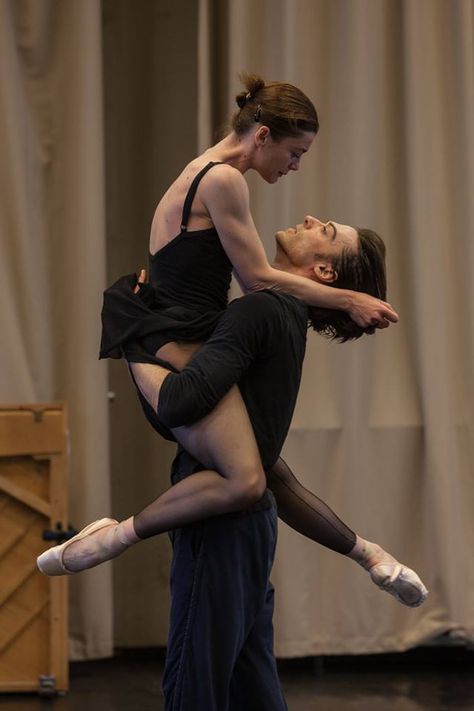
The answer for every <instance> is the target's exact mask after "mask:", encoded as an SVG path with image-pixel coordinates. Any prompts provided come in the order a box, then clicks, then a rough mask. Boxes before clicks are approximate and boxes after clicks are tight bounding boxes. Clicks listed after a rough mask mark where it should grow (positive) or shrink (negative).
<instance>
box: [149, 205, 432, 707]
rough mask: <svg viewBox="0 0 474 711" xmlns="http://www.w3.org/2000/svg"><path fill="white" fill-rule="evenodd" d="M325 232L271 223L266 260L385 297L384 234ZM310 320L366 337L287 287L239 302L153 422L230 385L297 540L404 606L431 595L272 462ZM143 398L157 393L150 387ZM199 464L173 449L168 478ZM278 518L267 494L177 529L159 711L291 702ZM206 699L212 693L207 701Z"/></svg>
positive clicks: (330, 227)
mask: <svg viewBox="0 0 474 711" xmlns="http://www.w3.org/2000/svg"><path fill="white" fill-rule="evenodd" d="M326 227H327V230H326V232H325V233H324V232H322V229H321V228H322V223H320V222H319V221H318V220H315V219H314V218H310V217H307V218H306V219H305V223H304V224H302V225H300V226H298V227H297V228H296V230H294V229H288V230H285V231H281V232H278V233H277V236H276V240H277V253H276V258H275V263H274V266H277V267H278V268H281V269H286V270H287V271H292V272H293V273H298V274H301V275H303V276H307V277H308V278H316V279H319V280H324V281H325V282H326V283H337V284H338V285H341V286H342V285H343V286H345V287H346V288H359V289H361V290H364V291H367V292H368V293H372V294H373V295H375V296H378V297H379V298H382V299H384V298H385V290H386V289H385V265H384V256H385V249H384V246H383V243H382V241H381V240H380V238H378V236H377V235H375V233H372V232H370V231H364V230H361V231H359V232H357V231H356V230H354V229H353V228H351V227H348V226H346V225H338V224H336V223H328V224H327V225H326ZM308 317H309V318H310V320H311V322H312V325H313V327H314V328H315V329H316V330H319V331H322V332H329V333H331V329H333V334H334V335H336V336H338V337H339V338H340V339H344V338H346V337H349V338H350V337H354V336H357V335H361V333H362V331H358V332H357V331H355V332H354V331H352V332H351V329H352V328H353V324H352V322H350V320H346V319H345V317H344V316H343V315H341V314H340V313H337V312H334V313H330V314H328V313H327V312H325V313H323V312H320V311H318V310H316V309H310V310H308V309H307V307H305V306H304V305H303V304H302V303H301V302H298V301H297V300H296V299H294V298H293V297H290V296H285V295H282V294H278V293H275V292H271V291H266V292H259V293H256V294H252V295H249V296H246V297H243V298H241V299H237V300H236V301H234V302H232V303H231V304H230V306H229V308H228V310H227V312H226V314H225V315H224V317H223V318H222V320H221V322H220V323H219V325H218V327H217V329H216V331H215V333H214V334H213V336H212V337H211V338H210V340H209V341H208V342H207V343H206V344H204V346H203V347H202V348H201V350H199V351H198V353H197V354H196V355H195V356H194V358H193V359H192V361H191V362H190V364H189V365H188V366H187V367H186V368H185V369H184V370H183V371H182V372H181V373H180V374H173V375H168V376H167V378H166V379H165V381H164V383H163V385H162V387H161V390H160V395H159V402H158V412H159V420H160V421H161V425H162V424H166V425H167V426H168V427H170V428H176V427H178V426H182V425H188V424H192V423H193V422H195V421H197V420H198V419H201V418H202V417H204V416H212V409H213V408H214V406H215V405H216V404H217V402H218V401H219V399H220V398H221V397H222V396H223V395H224V394H225V392H227V390H228V389H229V388H230V386H231V385H232V384H233V383H235V382H238V383H239V387H240V390H241V393H242V396H243V398H244V401H245V404H246V407H247V410H248V412H249V415H250V419H251V422H252V425H253V428H254V431H255V435H256V439H257V443H258V445H259V450H260V454H261V458H262V462H263V465H264V468H265V470H266V471H267V481H268V487H269V489H270V490H271V491H272V492H273V495H274V496H275V498H276V503H277V505H278V515H279V516H280V518H282V519H283V520H284V521H285V522H286V523H287V524H289V525H290V526H291V527H292V528H294V529H296V530H297V531H299V532H300V533H302V534H303V535H305V536H307V537H309V538H312V539H315V540H317V541H318V542H320V543H323V544H324V545H326V546H327V547H329V548H332V549H333V550H336V551H338V552H340V553H344V554H348V555H349V556H350V557H351V558H353V559H354V560H356V561H357V562H359V563H360V564H361V565H363V566H364V567H365V568H366V569H367V570H369V571H370V573H371V577H372V579H373V581H374V582H375V583H376V584H378V585H379V586H380V587H382V588H384V589H386V590H387V591H388V592H390V593H391V594H393V595H394V596H395V597H397V599H398V600H399V601H400V602H403V603H404V604H408V605H412V606H416V605H419V604H421V603H422V602H423V601H424V599H425V598H426V595H427V591H426V588H425V587H424V585H423V583H422V582H421V581H420V579H419V578H418V576H417V575H416V574H415V573H414V572H413V571H411V570H409V569H408V568H405V567H404V566H401V565H400V564H398V563H397V561H395V559H393V558H392V557H391V556H389V555H388V554H387V553H386V552H385V551H383V550H382V549H380V548H379V547H378V546H377V545H375V544H372V543H370V542H368V541H364V540H363V539H360V538H359V537H358V536H356V535H355V533H353V532H352V531H351V530H350V529H349V528H348V527H347V526H346V525H345V524H344V523H343V522H342V521H340V520H339V519H338V517H337V516H336V515H335V514H334V513H333V512H332V511H331V510H330V509H329V508H328V507H327V506H326V505H325V504H324V503H323V502H322V501H321V500H320V499H318V498H317V497H316V496H314V495H313V494H312V493H311V492H309V491H308V490H307V489H305V488H304V487H303V486H302V485H301V484H300V483H299V482H298V481H297V479H296V478H295V477H294V476H293V474H292V473H291V471H290V470H289V469H288V467H287V466H286V464H285V463H284V462H283V460H281V459H279V460H278V461H276V459H277V457H278V455H279V452H280V450H281V447H282V445H283V442H284V439H285V437H286V434H287V431H288V427H289V423H290V420H291V416H292V413H293V409H294V405H295V401H296V396H297V391H298V387H299V381H300V374H301V366H302V361H303V357H304V349H305V340H306V328H307V322H308ZM341 317H342V320H341ZM345 329H348V330H345ZM144 368H145V369H149V368H153V366H144ZM149 397H150V400H151V401H152V402H153V397H154V394H153V388H152V387H151V388H150V390H149ZM142 404H143V405H144V408H145V411H146V413H147V416H148V418H149V419H150V421H151V422H152V423H153V422H155V424H157V419H156V418H157V415H156V412H155V410H154V409H153V408H152V407H151V406H150V405H149V404H148V402H147V401H146V400H144V398H142ZM208 413H210V415H209V414H208ZM275 461H276V463H275ZM201 468H202V467H201V466H200V465H199V463H198V462H196V461H195V460H194V459H193V458H192V457H191V456H190V455H189V454H187V452H185V451H184V450H180V451H179V453H178V455H177V457H176V459H175V461H174V463H173V470H172V480H173V482H176V481H178V480H179V479H181V478H182V477H185V476H189V475H190V474H192V473H193V472H195V471H198V470H199V469H201ZM153 509H154V506H153V504H152V505H151V506H150V507H149V508H148V509H145V510H144V511H143V512H141V513H140V514H139V515H138V518H139V523H140V528H141V530H143V528H144V527H145V528H146V525H147V517H149V518H150V521H152V520H153V517H154V513H155V511H154V510H153ZM276 515H277V514H276V511H275V506H274V501H273V496H272V494H271V493H270V491H268V490H267V492H266V495H265V496H264V497H263V499H262V501H261V502H259V504H257V505H256V506H254V507H252V508H251V509H250V510H248V511H246V512H243V513H241V514H233V515H232V516H230V515H226V516H219V517H216V518H214V519H209V520H207V521H205V522H202V523H197V524H193V525H191V526H187V527H185V528H182V529H180V530H179V531H177V532H175V535H174V542H173V567H172V593H173V594H172V609H171V627H170V638H169V646H168V656H167V662H166V668H165V675H164V682H163V688H164V693H165V698H166V702H167V703H166V708H167V709H173V710H174V709H183V710H184V709H191V708H193V709H213V708H216V709H242V711H243V709H245V710H247V709H248V710H249V711H251V710H252V709H254V710H255V711H256V710H257V709H261V710H262V711H265V710H266V709H268V710H270V709H272V710H279V709H284V708H286V706H285V702H284V700H283V697H282V695H281V689H280V685H279V682H278V676H277V671H276V663H275V659H274V654H273V630H272V613H273V588H272V586H271V583H270V581H269V578H268V575H269V571H270V568H271V565H272V561H273V553H274V546H275V542H276ZM135 520H137V517H135ZM150 530H152V524H151V529H150ZM212 699H219V701H218V702H217V703H216V705H215V706H213V705H212Z"/></svg>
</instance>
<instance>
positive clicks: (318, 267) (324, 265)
mask: <svg viewBox="0 0 474 711" xmlns="http://www.w3.org/2000/svg"><path fill="white" fill-rule="evenodd" d="M313 270H314V275H315V277H316V279H317V280H318V281H320V282H322V283H323V284H331V283H332V282H334V281H337V278H338V276H339V275H338V273H337V272H336V270H335V269H334V267H333V266H332V264H331V262H329V261H326V260H324V259H318V261H317V262H316V264H315V265H314V266H313Z"/></svg>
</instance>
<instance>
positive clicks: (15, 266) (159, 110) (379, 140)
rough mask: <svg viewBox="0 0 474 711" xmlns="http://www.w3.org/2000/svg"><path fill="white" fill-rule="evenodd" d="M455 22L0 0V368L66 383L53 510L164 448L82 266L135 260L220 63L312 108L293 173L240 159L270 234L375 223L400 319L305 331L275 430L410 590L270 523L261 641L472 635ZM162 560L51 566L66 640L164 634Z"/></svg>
mask: <svg viewBox="0 0 474 711" xmlns="http://www.w3.org/2000/svg"><path fill="white" fill-rule="evenodd" d="M473 30H474V3H473V2H472V0H456V2H446V1H445V0H380V1H379V2H376V3H375V2H373V1H371V0H357V2H356V1H355V0H252V2H250V0H221V1H220V2H217V0H183V2H182V3H179V4H177V3H174V2H173V1H172V0H160V2H158V3H149V2H146V1H144V0H140V1H139V2H136V3H129V2H127V1H126V0H103V2H102V3H101V2H99V0H84V2H81V3H78V2H75V1H74V0H62V1H61V2H59V0H43V1H42V2H41V3H38V2H35V1H34V0H16V1H13V0H0V142H1V156H2V159H1V161H0V177H1V179H2V188H3V189H2V192H1V194H0V208H1V209H0V244H1V249H2V259H1V260H0V298H1V300H2V305H3V309H2V324H3V326H4V335H5V337H4V338H3V339H2V343H1V345H0V349H1V350H0V355H1V363H2V368H1V369H0V394H1V398H2V401H4V402H25V401H30V402H31V401H33V402H35V401H42V400H51V399H60V400H64V401H65V402H66V403H67V404H68V407H69V410H70V416H71V417H70V424H71V442H72V448H71V478H70V494H71V521H72V522H73V523H74V525H75V526H77V527H80V526H82V525H84V524H85V523H86V522H88V521H90V520H93V519H94V518H98V517H100V516H104V515H108V514H109V513H110V512H111V511H112V513H113V514H114V515H115V516H118V517H120V516H126V515H130V514H131V513H133V512H134V511H135V510H136V509H138V508H140V507H141V506H142V505H145V504H146V503H148V501H149V500H150V499H151V498H153V497H154V496H156V495H157V494H159V493H160V491H162V490H163V489H164V488H165V487H166V486H167V482H168V469H169V462H170V458H171V456H172V453H173V448H172V447H169V446H168V445H164V444H163V443H161V442H160V441H159V440H158V438H157V437H156V435H155V434H154V433H153V432H152V431H151V430H149V428H148V425H147V423H146V422H145V420H144V419H142V415H141V413H140V409H139V407H138V405H137V403H136V400H135V395H134V393H133V389H132V387H131V385H130V383H129V382H128V379H127V375H126V372H125V370H124V368H123V364H122V363H113V364H111V366H110V367H107V366H106V364H104V363H99V362H98V361H97V346H98V339H99V332H100V324H99V312H100V302H101V291H102V289H103V287H104V285H105V284H106V283H107V282H110V281H112V280H115V278H117V277H118V276H119V275H120V274H122V273H128V272H131V271H134V270H136V269H138V268H139V267H140V266H142V265H145V260H146V258H147V244H148V230H149V225H150V222H151V218H152V214H153V209H154V206H155V205H156V203H157V202H158V200H159V198H160V196H161V195H162V194H163V192H164V191H165V189H166V187H167V186H168V185H169V184H170V183H171V182H172V180H173V179H174V178H175V177H176V175H177V174H178V173H179V171H180V170H181V169H182V167H183V166H184V165H185V164H186V163H187V162H188V161H189V160H190V159H191V158H192V157H193V156H194V155H195V154H196V153H197V151H198V145H199V150H202V149H203V148H204V147H205V146H206V145H208V144H209V143H210V142H212V141H213V140H215V138H216V136H217V132H218V131H219V129H221V127H222V125H223V123H224V122H225V121H226V120H227V119H228V117H229V116H230V115H231V114H232V112H233V111H234V110H235V109H236V106H235V104H234V96H235V94H236V93H237V92H238V91H239V90H240V85H239V82H238V79H237V74H238V73H239V72H241V71H258V72H260V73H262V75H263V76H264V77H265V78H266V79H269V80H270V79H276V80H287V81H290V82H292V83H294V84H296V85H297V86H300V87H301V88H302V89H303V90H304V91H305V92H306V93H307V94H308V95H309V96H310V97H311V98H312V99H313V100H314V103H315V105H316V107H317V109H318V113H319V115H320V121H321V130H320V134H319V135H318V137H317V138H316V141H315V143H314V147H313V148H312V150H311V151H310V153H309V154H308V155H307V156H305V157H304V158H303V160H302V166H301V169H300V171H299V172H298V173H296V174H291V175H289V176H288V177H287V178H285V179H284V180H282V181H279V183H278V184H276V185H273V186H269V185H267V184H265V183H264V182H263V181H261V180H260V178H258V176H255V175H249V176H247V177H248V182H249V186H250V190H251V207H252V212H253V214H254V217H255V221H256V224H257V227H258V229H259V232H260V234H261V236H262V238H263V241H264V243H265V246H266V248H267V252H268V255H269V257H270V258H271V257H272V256H273V237H272V235H273V234H274V232H275V231H276V229H277V228H279V227H282V226H287V225H293V224H295V223H296V222H300V221H301V219H302V218H303V217H304V215H305V214H308V213H310V214H315V215H316V216H318V217H321V218H327V219H330V218H333V219H335V220H337V221H339V222H343V223H348V224H354V225H359V226H369V227H373V228H374V229H376V230H377V231H378V232H379V233H380V234H381V235H382V237H383V238H384V240H385V242H386V244H387V248H388V272H389V300H390V301H391V302H392V303H393V305H394V306H395V307H396V308H397V310H399V312H400V315H401V321H400V324H398V325H397V326H391V327H390V328H389V329H388V330H387V331H386V332H379V333H377V335H376V336H374V337H370V338H365V339H362V340H361V341H360V342H357V343H353V344H345V345H338V344H331V343H328V342H325V341H324V340H323V339H322V338H320V337H317V336H315V335H313V334H311V333H309V334H308V352H307V358H306V362H305V369H304V378H303V384H302V388H301V393H300V398H299V403H298V407H297V410H296V412H295V416H294V419H293V423H292V428H291V431H290V435H289V437H288V441H287V444H286V446H285V450H284V456H285V459H287V461H288V463H289V464H290V466H292V468H293V469H294V471H295V473H296V475H297V476H298V477H299V478H300V479H301V480H302V482H303V483H304V484H305V485H306V486H307V487H308V488H310V489H311V490H313V491H314V492H315V493H317V494H318V495H319V496H321V497H322V498H323V499H325V500H326V501H327V502H328V503H329V504H330V505H331V506H332V507H333V508H334V509H335V510H336V511H337V512H338V513H339V514H340V515H341V516H342V517H343V518H344V519H346V521H347V523H348V524H349V525H350V526H351V527H352V528H354V529H355V530H356V531H358V532H359V533H360V534H361V535H363V536H364V537H366V538H369V539H371V540H376V541H378V542H379V543H380V544H381V545H383V546H384V547H385V548H386V549H387V550H389V551H390V552H392V553H393V554H394V555H395V556H397V557H398V558H399V559H400V560H402V561H403V562H405V563H406V564H408V565H409V566H410V567H413V568H415V569H417V570H418V571H419V573H420V574H421V576H422V577H423V579H424V580H425V582H426V584H427V585H428V587H429V588H430V591H431V595H430V597H429V599H428V602H427V603H426V604H425V605H423V606H422V607H421V608H419V609H417V610H409V609H406V608H403V607H401V606H400V605H398V603H396V602H395V601H394V600H393V599H392V598H391V597H389V596H388V595H386V594H385V593H382V592H380V591H378V590H376V589H375V588H374V586H373V585H372V583H371V582H370V580H369V579H368V576H367V574H366V573H365V572H364V571H363V570H362V569H360V568H359V567H358V566H356V565H355V564H353V563H352V562H351V561H349V560H346V559H345V558H343V557H342V556H338V555H337V554H335V553H332V552H330V551H327V550H325V549H322V548H320V547H318V546H316V545H315V544H314V543H312V542H310V541H307V540H304V539H303V538H301V537H300V536H299V535H298V534H296V533H294V532H292V531H290V530H289V529H287V528H286V527H285V526H284V525H281V527H280V541H279V546H278V553H277V560H276V564H275V568H274V572H273V580H274V583H275V584H276V588H277V611H276V617H275V623H276V646H277V651H278V654H279V655H281V656H300V655H307V654H346V653H350V654H352V653H354V654H355V653H364V652H379V651H394V650H402V649H406V648H408V647H411V646H413V645H415V644H419V643H420V642H423V641H426V640H431V639H433V638H434V637H436V636H437V635H439V634H442V633H444V632H449V633H451V634H456V635H458V636H464V637H465V638H467V639H471V640H472V638H473V637H474V625H473V622H472V620H473V619H474V568H473V566H472V565H470V557H471V549H472V544H473V541H474V524H473V519H472V513H471V512H472V510H473V504H474V486H473V483H472V477H471V469H472V465H471V462H472V461H473V459H474V451H473V450H474V445H473V442H474V431H473V430H474V423H473V406H472V403H473V399H474V369H473V366H472V363H473V360H474V359H473V356H474V285H473V280H472V270H473V267H474V246H473V242H472V239H471V235H472V233H473V228H474V204H473V201H472V195H473V192H474V174H473V172H474V62H473V60H474V40H473V37H474V32H473ZM196 59H197V61H196ZM104 105H105V111H104V110H103V106H104ZM104 127H105V130H104ZM104 154H105V162H104ZM104 176H105V177H104ZM105 187H106V188H107V190H105ZM105 213H107V228H105ZM106 232H107V239H106ZM235 293H237V292H235ZM108 371H109V374H108ZM108 377H110V389H111V390H112V391H113V393H114V394H115V401H114V403H113V405H112V406H109V404H108V400H107V390H108ZM109 422H110V430H111V457H110V459H109V449H108V442H109ZM111 485H112V497H111V495H110V488H111ZM111 502H112V503H111ZM168 561H169V547H168V543H167V540H166V537H159V538H158V539H156V540H154V541H149V542H147V543H145V544H143V545H140V546H138V547H136V548H135V549H133V551H130V552H129V553H127V554H126V555H125V556H123V558H121V559H120V560H119V561H117V562H116V563H115V564H114V566H115V577H114V582H113V583H112V576H111V570H112V567H111V566H110V565H106V566H103V567H101V568H98V569H96V570H93V571H90V572H88V573H86V574H84V575H81V576H77V577H74V578H72V579H71V592H72V601H73V605H72V626H71V630H72V654H73V656H74V657H76V658H78V657H85V656H105V655H107V654H110V653H111V652H112V648H113V644H114V641H115V643H116V644H118V645H120V646H128V645H130V646H140V645H147V646H151V645H162V644H165V642H166V631H167V614H168V609H167V603H168V598H167V575H168ZM114 606H115V608H116V611H115V619H114ZM114 626H115V629H113V627H114Z"/></svg>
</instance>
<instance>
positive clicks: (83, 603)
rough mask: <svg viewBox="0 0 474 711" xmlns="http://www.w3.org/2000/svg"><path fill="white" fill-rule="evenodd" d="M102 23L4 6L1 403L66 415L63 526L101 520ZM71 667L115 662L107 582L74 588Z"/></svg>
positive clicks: (104, 462)
mask: <svg viewBox="0 0 474 711" xmlns="http://www.w3.org/2000/svg"><path fill="white" fill-rule="evenodd" d="M101 67H102V60H101V14H100V5H99V3H97V2H96V1H95V0H84V2H81V3H78V2H75V0H61V2H60V1H59V0H56V1H51V2H49V1H47V0H42V1H41V2H36V0H1V2H0V72H1V74H0V144H1V148H0V155H1V158H0V176H1V184H2V190H1V191H0V243H1V255H2V257H1V260H0V270H1V277H0V294H1V303H2V338H1V341H2V350H1V368H0V379H1V380H0V398H1V401H2V402H8V403H14V402H42V401H51V400H62V401H64V402H66V403H67V405H68V407H69V412H70V427H71V470H70V482H69V491H70V517H71V521H72V522H74V524H75V525H76V526H81V527H82V526H83V525H84V524H85V523H86V522H87V521H90V520H93V519H95V518H98V517H99V516H102V515H104V514H107V513H108V512H109V510H110V488H109V443H108V412H107V407H108V404H107V388H106V378H107V373H106V369H105V368H104V366H103V365H101V364H99V363H98V361H97V332H98V328H99V309H100V285H102V284H103V283H104V280H105V233H104V214H105V210H104V206H105V203H104V174H103V173H104V171H103V167H104V166H103V115H102V81H101V78H102V71H101ZM70 590H71V602H72V624H71V654H72V656H74V657H78V656H79V657H81V656H105V655H108V654H110V653H111V650H112V635H113V630H112V612H113V597H112V578H111V570H110V568H107V567H103V568H100V569H97V570H94V571H91V572H90V573H88V574H87V575H84V576H78V577H75V578H73V579H71V583H70Z"/></svg>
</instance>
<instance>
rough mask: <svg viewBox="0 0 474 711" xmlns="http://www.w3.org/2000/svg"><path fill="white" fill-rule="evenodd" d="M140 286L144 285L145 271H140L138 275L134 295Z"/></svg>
mask: <svg viewBox="0 0 474 711" xmlns="http://www.w3.org/2000/svg"><path fill="white" fill-rule="evenodd" d="M141 284H146V269H140V274H139V275H138V281H137V285H136V287H135V289H134V290H133V293H134V294H138V292H139V291H140V286H141Z"/></svg>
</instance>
